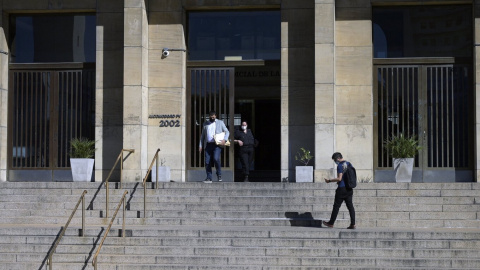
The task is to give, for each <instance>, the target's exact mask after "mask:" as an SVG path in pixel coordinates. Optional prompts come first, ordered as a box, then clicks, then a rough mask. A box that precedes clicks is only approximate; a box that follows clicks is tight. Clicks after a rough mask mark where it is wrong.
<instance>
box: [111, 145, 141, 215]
mask: <svg viewBox="0 0 480 270" xmlns="http://www.w3.org/2000/svg"><path fill="white" fill-rule="evenodd" d="M124 151H127V152H129V153H135V149H122V151H121V152H120V154H118V157H117V160H116V161H115V164H113V167H112V169H111V170H110V173H108V176H107V179H105V187H106V189H107V196H106V198H105V199H106V201H105V204H106V209H105V217H106V218H108V203H109V200H108V183H109V179H110V176H112V173H113V170H114V169H115V168H116V167H117V164H118V162H119V161H120V160H121V164H120V188H122V179H123V152H124Z"/></svg>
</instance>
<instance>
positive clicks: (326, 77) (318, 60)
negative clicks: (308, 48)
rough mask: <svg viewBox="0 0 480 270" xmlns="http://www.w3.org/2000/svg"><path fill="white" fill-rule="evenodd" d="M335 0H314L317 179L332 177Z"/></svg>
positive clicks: (317, 180) (316, 180)
mask: <svg viewBox="0 0 480 270" xmlns="http://www.w3.org/2000/svg"><path fill="white" fill-rule="evenodd" d="M334 57H335V1H334V0H324V1H315V153H317V154H316V157H315V173H314V174H315V182H321V181H323V178H331V176H330V171H331V168H333V162H332V160H331V158H330V157H331V154H333V152H334V145H335V128H334V119H335V67H334Z"/></svg>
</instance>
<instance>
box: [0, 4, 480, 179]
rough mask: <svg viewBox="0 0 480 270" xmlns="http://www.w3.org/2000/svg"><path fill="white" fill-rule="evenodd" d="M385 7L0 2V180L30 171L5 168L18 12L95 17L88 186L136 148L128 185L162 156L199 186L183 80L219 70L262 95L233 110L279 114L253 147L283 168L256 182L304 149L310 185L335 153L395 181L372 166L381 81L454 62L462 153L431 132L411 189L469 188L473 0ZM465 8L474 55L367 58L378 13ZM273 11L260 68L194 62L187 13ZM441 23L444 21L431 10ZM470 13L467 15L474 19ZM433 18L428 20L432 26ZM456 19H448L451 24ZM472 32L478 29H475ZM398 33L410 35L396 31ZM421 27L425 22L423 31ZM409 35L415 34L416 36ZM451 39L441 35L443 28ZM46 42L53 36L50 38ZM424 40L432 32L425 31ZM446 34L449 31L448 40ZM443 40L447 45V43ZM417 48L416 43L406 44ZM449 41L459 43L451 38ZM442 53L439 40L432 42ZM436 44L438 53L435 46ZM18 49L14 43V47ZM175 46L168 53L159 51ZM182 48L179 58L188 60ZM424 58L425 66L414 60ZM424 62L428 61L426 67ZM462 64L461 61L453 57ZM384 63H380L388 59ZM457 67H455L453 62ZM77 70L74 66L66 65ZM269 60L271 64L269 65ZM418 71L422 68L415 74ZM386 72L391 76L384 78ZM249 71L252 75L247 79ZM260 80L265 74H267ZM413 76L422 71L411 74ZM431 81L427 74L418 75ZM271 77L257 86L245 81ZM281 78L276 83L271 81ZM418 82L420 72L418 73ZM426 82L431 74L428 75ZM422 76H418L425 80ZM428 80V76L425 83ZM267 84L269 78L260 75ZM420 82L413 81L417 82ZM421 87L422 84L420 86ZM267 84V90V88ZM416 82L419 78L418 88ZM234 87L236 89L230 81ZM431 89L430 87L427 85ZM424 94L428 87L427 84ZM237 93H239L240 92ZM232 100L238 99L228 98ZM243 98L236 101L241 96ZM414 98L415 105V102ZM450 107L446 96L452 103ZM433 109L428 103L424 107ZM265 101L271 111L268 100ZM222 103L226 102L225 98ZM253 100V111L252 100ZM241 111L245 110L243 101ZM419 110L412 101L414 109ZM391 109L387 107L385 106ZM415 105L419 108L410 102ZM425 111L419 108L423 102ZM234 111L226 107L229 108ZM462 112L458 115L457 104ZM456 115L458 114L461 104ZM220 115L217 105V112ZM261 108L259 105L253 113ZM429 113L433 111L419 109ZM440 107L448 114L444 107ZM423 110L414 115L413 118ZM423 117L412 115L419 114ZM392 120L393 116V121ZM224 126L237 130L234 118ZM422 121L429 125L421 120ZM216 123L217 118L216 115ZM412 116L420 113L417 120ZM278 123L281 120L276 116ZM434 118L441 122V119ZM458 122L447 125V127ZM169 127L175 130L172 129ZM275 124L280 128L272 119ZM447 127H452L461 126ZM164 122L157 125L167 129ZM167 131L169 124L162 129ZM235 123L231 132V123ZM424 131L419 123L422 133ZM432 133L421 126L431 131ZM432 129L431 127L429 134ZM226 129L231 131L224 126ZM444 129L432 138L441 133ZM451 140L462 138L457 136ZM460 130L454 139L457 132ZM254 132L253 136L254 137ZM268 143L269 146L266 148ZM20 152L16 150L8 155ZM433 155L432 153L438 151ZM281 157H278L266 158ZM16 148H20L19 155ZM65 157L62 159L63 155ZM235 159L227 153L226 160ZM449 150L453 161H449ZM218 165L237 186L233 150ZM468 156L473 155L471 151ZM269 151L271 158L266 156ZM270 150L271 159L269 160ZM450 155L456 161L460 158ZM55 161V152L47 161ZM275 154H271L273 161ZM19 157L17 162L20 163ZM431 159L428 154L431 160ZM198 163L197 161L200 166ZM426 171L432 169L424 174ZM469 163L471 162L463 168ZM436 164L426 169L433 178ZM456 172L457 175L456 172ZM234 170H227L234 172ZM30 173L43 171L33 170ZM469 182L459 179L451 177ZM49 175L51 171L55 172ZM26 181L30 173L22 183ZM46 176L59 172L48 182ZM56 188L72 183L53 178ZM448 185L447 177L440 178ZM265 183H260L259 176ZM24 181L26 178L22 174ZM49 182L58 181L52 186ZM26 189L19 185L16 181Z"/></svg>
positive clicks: (247, 63) (128, 163) (288, 165)
mask: <svg viewBox="0 0 480 270" xmlns="http://www.w3.org/2000/svg"><path fill="white" fill-rule="evenodd" d="M418 2H419V1H390V0H382V1H377V0H357V1H351V0H337V1H334V0H244V1H231V0H202V1H190V0H124V1H117V0H84V1H74V0H1V2H0V3H1V4H0V10H1V11H2V12H1V14H2V16H1V17H0V51H1V52H2V53H1V54H0V66H1V70H0V95H1V103H0V110H1V112H0V115H1V117H0V131H1V132H0V155H1V159H0V160H1V162H0V180H1V181H16V179H15V178H16V177H17V176H18V177H19V178H22V177H24V176H22V175H21V174H17V173H15V171H17V170H25V171H28V170H30V168H22V167H21V166H20V168H12V164H11V163H12V152H10V151H9V150H8V149H9V148H12V147H13V148H14V149H18V147H19V146H15V145H12V138H11V136H12V135H9V134H10V133H12V132H13V131H12V121H13V122H14V121H17V120H15V119H9V117H10V118H13V117H12V116H9V113H11V111H12V108H11V106H13V105H12V101H11V100H10V98H11V95H12V90H13V89H12V87H14V86H13V84H12V81H11V80H12V79H10V80H9V78H13V77H11V76H12V75H11V73H12V72H13V70H14V69H15V68H22V67H15V63H14V62H13V61H12V54H11V52H12V46H13V45H12V44H13V42H14V41H13V40H12V35H11V32H12V31H13V30H12V24H13V21H14V20H13V19H12V18H16V17H15V16H17V17H18V16H19V15H26V16H29V15H32V14H33V15H39V14H40V15H42V14H43V15H54V14H91V15H94V16H95V62H94V63H95V64H94V67H95V68H94V70H95V83H94V99H95V103H94V104H95V105H94V121H93V124H94V136H93V137H94V139H95V141H96V148H97V150H96V154H95V181H102V180H104V179H105V177H106V175H107V174H108V173H109V171H110V169H111V168H112V166H113V164H114V162H115V159H116V158H117V155H118V153H119V151H120V150H121V149H122V148H123V149H135V153H133V154H131V155H129V156H128V157H127V158H126V159H125V162H124V170H123V178H124V181H140V180H142V179H143V177H144V176H145V173H146V171H147V170H148V168H149V165H150V162H151V160H152V158H153V156H154V154H155V152H156V150H157V149H158V148H160V149H161V151H160V156H159V157H160V159H162V160H164V161H165V163H166V165H168V166H169V167H170V168H171V178H172V180H174V181H200V180H203V178H202V177H204V176H203V170H202V169H201V168H200V166H198V165H195V164H194V163H195V158H193V156H197V155H196V154H195V152H196V148H195V146H194V145H193V144H192V143H191V142H192V140H193V139H194V137H195V134H196V132H197V131H195V130H194V129H195V125H198V124H201V123H198V122H199V121H200V120H202V119H204V118H202V117H203V116H201V115H202V114H204V113H207V111H206V110H208V109H211V108H206V107H205V108H203V109H204V111H203V112H197V116H198V117H199V118H198V120H196V119H193V118H192V113H193V112H192V108H193V105H192V103H191V102H192V100H193V99H192V94H191V93H192V89H193V88H192V82H193V78H192V77H191V75H189V74H193V73H191V72H192V70H193V69H200V70H201V69H204V70H207V69H211V68H221V69H228V68H233V69H230V72H234V73H235V76H234V78H233V80H234V81H235V84H237V83H238V85H235V87H236V88H235V89H249V87H250V88H252V87H257V86H258V87H260V88H259V89H261V91H260V90H259V92H262V93H271V94H268V96H267V94H265V96H262V97H258V96H257V94H255V93H254V92H252V91H250V92H249V91H247V90H246V93H249V94H246V96H243V97H242V98H241V100H240V99H237V100H235V98H232V100H231V101H228V102H230V103H229V106H230V107H231V109H232V111H233V114H237V112H236V111H235V108H236V107H235V106H237V105H238V104H239V103H241V102H244V100H248V101H253V102H255V101H256V100H262V101H265V103H262V104H270V103H269V102H270V101H271V102H273V103H274V104H277V105H278V106H277V105H271V107H270V105H268V106H267V107H263V108H266V109H267V111H266V112H270V113H271V114H272V115H277V116H278V122H276V123H274V127H273V129H272V130H274V131H273V132H271V134H269V133H266V134H263V136H262V137H260V138H259V140H260V142H261V144H262V141H263V143H264V145H265V144H266V145H268V148H269V149H263V150H258V151H260V153H259V155H262V156H261V158H260V157H259V156H257V159H258V160H259V161H258V162H260V161H261V159H272V160H278V164H277V163H276V164H274V165H271V166H270V165H268V164H266V163H265V165H261V163H259V166H265V168H266V169H265V170H264V171H265V174H264V175H263V176H266V175H269V173H271V175H273V178H275V179H278V181H280V179H286V178H287V177H288V179H290V180H293V179H295V166H296V165H299V164H298V163H297V162H296V160H295V154H296V153H297V151H298V150H299V149H300V148H301V147H304V148H307V149H310V150H311V151H312V153H313V156H314V159H313V163H312V164H311V165H313V166H314V181H322V179H323V178H324V177H326V176H329V175H330V174H331V173H332V168H333V167H334V164H333V162H332V160H331V155H332V153H333V152H336V151H339V152H341V153H342V154H343V155H344V156H345V157H346V158H347V159H348V160H349V161H351V162H352V163H353V164H354V165H355V167H356V169H357V173H358V175H359V178H360V179H362V180H364V181H371V180H374V181H380V182H382V181H386V182H388V181H391V180H392V174H389V173H388V172H387V171H388V170H386V169H385V168H384V167H385V166H383V165H379V164H380V163H381V162H380V161H379V159H380V158H379V156H381V155H382V151H381V146H379V145H380V144H381V143H380V142H381V138H379V136H380V135H379V134H380V133H381V132H380V130H381V129H382V128H383V126H382V124H380V122H381V120H379V118H378V117H379V116H378V115H380V110H381V109H379V108H380V107H378V104H379V103H381V102H382V101H380V100H379V99H381V96H380V94H379V90H378V89H379V88H378V87H379V86H378V85H380V84H379V83H378V82H379V81H381V79H379V76H380V75H379V74H383V73H381V72H380V70H381V68H382V67H385V66H389V67H390V66H394V68H398V67H402V65H403V66H409V67H410V66H412V65H416V66H417V67H420V69H421V68H423V67H425V68H426V70H428V67H430V66H431V65H440V66H442V65H443V66H448V65H456V64H458V63H460V62H461V64H463V63H466V65H467V66H468V68H467V69H469V70H470V71H471V72H470V73H468V72H467V73H466V75H465V76H466V77H465V78H466V81H468V83H470V85H471V87H470V88H468V87H467V88H468V89H469V90H470V91H469V92H468V98H466V99H467V100H469V101H471V104H470V105H468V106H470V107H469V108H471V110H469V111H468V112H466V114H467V115H468V126H469V128H467V131H466V133H468V134H469V135H468V136H467V137H466V140H467V144H466V145H468V147H467V148H462V149H466V150H455V149H460V146H458V145H457V144H455V143H453V142H454V139H451V138H453V137H454V136H453V135H451V133H449V132H447V131H445V134H446V135H445V137H444V138H443V137H442V138H441V139H438V138H436V137H435V138H434V137H433V135H432V133H433V132H434V131H435V130H437V131H438V129H439V128H437V129H435V128H430V129H429V132H428V133H429V135H428V137H427V138H426V139H425V140H426V141H425V144H424V146H425V147H424V148H426V149H427V150H425V153H424V155H425V156H424V157H423V158H422V161H420V163H418V164H417V167H416V171H417V178H416V180H415V181H417V182H430V181H433V182H435V181H439V182H454V181H476V179H477V177H478V175H479V174H478V162H479V159H478V154H479V149H480V146H479V145H480V144H479V143H478V141H479V138H480V137H479V136H478V130H479V123H478V117H477V116H478V115H479V113H480V109H479V108H480V107H479V106H478V103H479V102H480V101H479V100H478V99H477V98H476V96H477V95H476V91H477V90H478V89H479V87H480V85H479V84H478V83H479V81H480V78H479V77H478V76H479V75H478V74H477V72H476V67H477V63H478V62H480V61H477V59H478V58H477V50H478V49H477V44H478V43H480V41H479V38H480V36H479V29H480V20H479V19H477V16H478V7H479V2H478V1H476V0H475V1H455V0H454V1H441V0H438V1H421V3H418ZM458 5H461V6H466V7H467V10H470V11H471V13H470V15H471V17H470V18H468V20H470V21H471V37H472V42H471V44H470V47H469V48H466V50H470V51H471V54H467V56H466V57H455V56H448V55H447V56H436V57H430V56H429V55H420V57H418V56H415V57H407V56H408V55H407V56H405V57H403V58H402V57H392V58H388V57H383V58H382V57H376V56H375V55H374V53H375V48H374V39H375V37H374V29H375V28H374V23H373V20H374V18H373V17H374V14H375V12H374V11H375V10H377V9H382V8H398V7H400V8H401V7H410V6H414V7H416V8H423V9H426V10H428V9H430V8H435V7H443V8H446V10H449V7H450V6H452V7H455V6H458ZM263 10H268V11H272V10H273V11H278V12H279V14H280V20H279V24H280V42H279V48H278V51H279V59H278V61H271V62H269V61H263V59H242V58H234V61H228V59H227V60H223V61H221V60H214V59H210V60H208V59H207V60H204V61H194V60H191V59H189V42H190V41H191V40H189V39H188V36H189V32H188V31H189V29H191V27H190V28H189V20H190V19H189V18H190V17H189V16H190V15H189V14H191V13H193V12H200V13H201V12H231V11H242V12H247V13H248V12H253V11H263ZM438 12H439V13H438V15H441V14H443V13H441V12H443V11H442V10H441V11H438ZM472 14H473V15H472ZM437 21H438V20H436V21H435V22H437ZM454 22H455V21H454ZM477 25H479V27H476V26H477ZM403 26H404V27H407V26H406V24H405V23H403ZM427 26H428V25H427ZM405 29H407V30H406V31H405V33H412V32H414V28H411V29H409V28H405ZM445 32H448V31H445ZM45 35H47V36H48V34H45ZM424 35H428V33H425V34H424ZM452 35H453V34H452ZM447 38H448V37H447ZM412 39H413V40H415V38H412ZM453 42H455V41H453ZM437 44H438V43H437ZM431 46H433V47H435V45H434V44H433V45H431ZM17 47H18V45H17ZM165 48H170V50H169V55H168V56H166V57H165V55H164V54H163V53H164V51H165ZM184 50H185V51H184ZM420 58H422V59H420ZM431 58H435V59H434V60H432V59H431ZM460 58H461V61H460V60H458V59H460ZM385 59H387V60H385ZM458 61H460V62H458ZM72 62H76V61H73V60H72ZM270 63H273V64H271V65H270ZM420 69H419V70H420ZM391 71H392V70H388V72H391ZM249 72H250V73H249ZM262 72H263V73H262ZM415 72H417V71H415ZM425 72H428V71H425ZM267 73H270V74H273V75H272V76H270V77H268V76H265V78H261V77H260V76H258V77H256V76H255V75H252V76H250V78H246V77H248V76H249V75H248V74H257V75H259V74H267ZM277 73H278V75H279V76H277V78H273V77H274V75H275V74H277ZM422 74H424V73H422ZM425 74H427V73H425ZM422 76H423V75H422ZM425 76H426V75H425ZM267 77H268V78H267ZM419 78H420V77H419ZM422 78H423V77H422ZM269 80H272V82H271V83H269V82H268V81H269ZM419 81H421V80H420V79H419ZM232 84H233V81H232ZM427 85H430V84H428V83H427ZM427 88H428V86H427ZM239 93H240V92H239ZM235 95H236V94H235ZM239 96H241V95H240V94H239ZM420 99H421V98H420V96H419V97H418V100H420ZM451 99H452V100H453V99H454V98H453V97H452V98H451ZM425 100H428V96H427V97H426V98H425ZM267 101H268V102H267ZM225 102H227V101H225ZM247 103H248V102H247ZM242 104H244V103H242ZM414 104H415V103H414ZM447 105H448V106H447V107H449V108H452V109H451V110H450V111H446V114H447V115H452V114H454V112H455V113H456V112H457V111H456V109H454V107H455V106H457V105H456V103H455V102H453V101H451V102H447ZM392 106H393V105H392ZM417 106H418V104H417ZM420 106H421V104H420ZM230 107H229V108H230ZM457 107H458V106H457ZM460 107H461V106H460ZM213 109H217V111H218V109H219V108H213ZM261 109H262V106H257V107H256V110H257V113H259V114H260V112H262V111H261ZM425 110H428V109H425ZM445 110H446V109H445ZM419 111H420V110H419ZM266 112H265V111H263V115H257V116H255V117H253V116H252V117H251V118H250V119H249V120H250V122H253V123H255V122H258V124H257V125H258V126H256V125H255V124H253V125H252V127H254V128H255V129H260V126H261V125H264V123H262V122H261V119H262V118H265V117H267V115H268V113H266ZM414 112H416V113H418V111H416V110H414ZM397 113H398V112H397ZM222 114H224V116H225V115H227V116H225V118H224V119H227V123H228V121H232V122H231V123H234V119H233V118H234V117H233V115H232V114H231V113H230V112H227V111H223V112H222ZM426 115H429V116H431V114H430V113H428V112H426ZM220 116H221V115H220ZM385 117H388V121H390V122H389V123H390V124H392V123H393V124H395V123H396V122H395V121H397V120H396V119H397V118H398V117H401V116H399V115H398V114H395V113H390V114H388V115H386V116H385ZM415 117H418V116H417V115H415V116H413V118H415ZM272 119H276V118H272ZM435 119H439V116H437V117H436V118H435ZM452 119H454V118H452ZM172 121H173V122H172ZM275 121H277V120H275ZM447 122H448V121H447V120H446V122H445V123H446V124H445V125H447V127H445V128H444V129H448V123H450V122H456V121H453V120H451V121H450V122H448V123H447ZM162 123H163V126H162ZM165 123H166V125H165ZM236 125H238V124H236ZM418 125H421V121H420V124H418ZM427 126H428V125H427ZM432 127H433V126H432ZM231 128H232V130H233V127H231ZM422 132H423V130H416V131H415V135H419V136H420V137H421V136H422ZM442 132H444V131H442V130H440V131H438V132H437V133H442ZM457 133H460V131H458V132H457ZM457 133H455V134H457ZM257 135H258V134H257ZM270 141H273V142H275V144H272V145H269V144H268V142H270ZM442 144H449V145H451V146H449V147H448V149H447V150H442V151H444V152H441V151H440V150H438V151H437V152H435V151H433V150H431V149H430V150H429V149H428V148H430V147H437V145H442ZM15 147H17V148H15ZM437 148H438V147H437ZM272 149H277V150H278V154H277V152H276V151H277V150H272ZM22 151H23V150H22ZM65 151H67V150H65ZM229 151H230V152H229ZM449 151H450V152H451V153H450V152H449ZM455 151H460V152H461V153H459V155H460V156H462V155H463V156H465V159H468V162H465V163H462V164H460V165H458V166H455V164H456V163H455V162H453V163H452V164H453V165H452V164H450V163H451V162H450V161H446V163H442V164H440V163H441V162H440V163H438V164H433V163H431V159H435V158H436V157H437V156H443V157H444V158H445V159H446V160H450V159H453V158H452V157H453V156H455V155H456V154H453V153H454V152H455ZM226 152H227V153H226V154H225V158H228V157H227V156H228V155H231V156H230V158H231V160H230V161H229V162H230V163H229V165H228V166H226V167H227V169H226V172H227V173H228V172H229V171H231V174H230V176H228V177H227V178H228V179H230V180H231V181H233V172H234V163H235V161H234V159H235V153H234V148H233V147H232V148H231V149H228V150H226ZM467 152H468V153H467ZM269 153H271V155H272V156H269ZM273 153H275V154H273ZM455 153H456V152H455ZM52 155H55V154H52ZM273 155H274V156H273ZM17 156H18V155H17ZM427 156H428V157H427ZM199 161H200V162H201V157H200V158H199ZM428 164H433V165H432V166H429V165H428ZM465 164H466V165H465ZM432 167H433V169H432ZM460 167H461V169H459V168H460ZM229 168H230V169H231V170H230V169H229ZM35 169H36V170H34V171H36V172H37V170H38V168H35ZM462 170H463V171H465V173H460V174H459V173H458V171H462ZM51 171H54V170H51ZM27 175H28V174H27ZM49 175H55V173H54V172H53V173H50V174H49ZM58 175H59V176H58V179H59V180H62V181H64V180H66V178H68V177H67V176H65V174H63V176H62V174H58ZM439 175H440V176H442V175H443V176H445V177H443V178H442V177H439ZM263 176H262V175H261V176H260V178H261V177H263ZM24 178H25V177H24ZM47 178H48V177H46V176H45V178H44V180H50V181H51V180H56V178H55V176H52V179H47ZM21 180H25V179H21Z"/></svg>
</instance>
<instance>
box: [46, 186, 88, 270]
mask: <svg viewBox="0 0 480 270" xmlns="http://www.w3.org/2000/svg"><path fill="white" fill-rule="evenodd" d="M85 194H87V191H86V190H84V191H83V193H82V195H81V196H80V199H78V202H77V205H75V208H74V209H73V211H72V214H71V215H70V218H69V219H68V221H67V223H66V224H65V226H64V227H63V229H62V232H61V233H60V235H59V236H58V238H57V241H55V245H54V246H53V248H52V249H51V250H50V252H49V253H48V256H47V257H48V259H47V265H48V269H50V270H52V267H53V266H52V265H53V260H52V259H53V253H54V252H55V250H56V249H57V246H58V244H59V243H60V240H61V239H62V237H63V235H64V234H65V231H66V230H67V227H68V225H69V224H70V221H72V218H73V215H75V212H76V211H77V209H78V205H79V204H80V202H82V234H81V236H85Z"/></svg>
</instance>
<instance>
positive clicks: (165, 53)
mask: <svg viewBox="0 0 480 270" xmlns="http://www.w3.org/2000/svg"><path fill="white" fill-rule="evenodd" d="M169 54H170V52H169V51H168V48H163V50H162V55H163V56H164V57H167V56H168V55H169Z"/></svg>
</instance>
